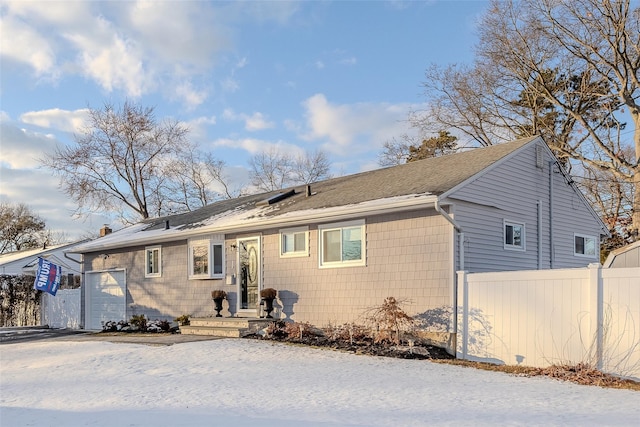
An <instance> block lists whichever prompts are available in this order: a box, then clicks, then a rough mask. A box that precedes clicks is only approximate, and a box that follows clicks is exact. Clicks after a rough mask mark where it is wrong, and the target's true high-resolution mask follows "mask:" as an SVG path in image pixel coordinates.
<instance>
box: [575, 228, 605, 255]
mask: <svg viewBox="0 0 640 427" xmlns="http://www.w3.org/2000/svg"><path fill="white" fill-rule="evenodd" d="M578 237H579V238H581V239H583V243H582V248H583V250H584V251H586V249H587V240H593V254H587V253H582V254H581V253H579V252H577V248H576V238H578ZM599 252H600V251H599V245H598V239H597V238H596V236H589V235H586V234H579V233H574V234H573V255H574V256H579V257H584V258H593V259H598V253H599Z"/></svg>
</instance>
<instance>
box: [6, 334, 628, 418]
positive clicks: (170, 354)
mask: <svg viewBox="0 0 640 427" xmlns="http://www.w3.org/2000/svg"><path fill="white" fill-rule="evenodd" d="M0 356H1V358H2V364H0V389H1V390H2V393H0V407H1V411H0V421H1V423H2V425H10V426H14V427H20V426H74V427H75V426H94V427H99V426H114V425H120V426H124V425H126V426H132V427H134V426H135V427H144V426H149V427H157V426H185V427H186V426H189V427H195V426H238V427H244V426H247V427H249V426H265V427H276V426H277V427H298V426H305V427H306V426H313V427H339V426H369V427H377V426H394V427H403V426H411V427H417V426H496V425H499V426H580V427H587V426H616V427H627V426H637V422H638V419H639V417H640V392H637V391H631V390H617V389H606V388H600V387H595V386H584V385H577V384H573V383H568V382H560V381H558V380H554V379H551V378H546V377H532V378H527V377H522V376H515V375H507V374H504V373H500V372H489V371H482V370H477V369H473V368H465V367H460V366H452V365H445V364H439V363H433V362H430V361H427V360H405V359H394V358H385V357H372V356H364V355H355V354H348V353H343V352H338V351H333V350H328V349H317V348H315V349H314V348H307V347H301V346H289V345H284V344H273V343H270V342H264V341H254V340H241V339H222V340H212V341H199V342H191V343H183V344H174V345H172V346H145V345H138V344H123V343H117V344H116V343H109V342H96V341H83V342H72V341H60V340H49V341H37V342H26V343H15V344H4V345H2V346H0Z"/></svg>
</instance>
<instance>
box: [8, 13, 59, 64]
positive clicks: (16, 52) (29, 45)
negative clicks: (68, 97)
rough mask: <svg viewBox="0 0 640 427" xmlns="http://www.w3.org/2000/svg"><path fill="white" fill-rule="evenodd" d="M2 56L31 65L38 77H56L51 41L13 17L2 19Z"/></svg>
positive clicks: (54, 57) (54, 56)
mask: <svg viewBox="0 0 640 427" xmlns="http://www.w3.org/2000/svg"><path fill="white" fill-rule="evenodd" d="M0 26H2V31H0V43H1V44H2V56H6V57H8V58H10V59H11V60H13V61H16V62H21V63H24V64H27V65H29V66H30V67H31V68H32V69H33V71H34V72H35V74H36V75H37V76H42V75H45V74H48V75H50V76H54V75H55V74H56V71H55V69H54V65H55V62H56V55H55V52H54V50H53V47H52V46H51V45H50V43H49V39H48V38H47V37H44V36H42V35H40V34H39V33H38V32H37V31H35V30H34V29H33V28H30V27H29V26H28V25H27V24H26V23H24V22H22V21H20V20H18V19H15V18H14V17H13V16H9V15H6V16H4V15H3V16H2V17H0Z"/></svg>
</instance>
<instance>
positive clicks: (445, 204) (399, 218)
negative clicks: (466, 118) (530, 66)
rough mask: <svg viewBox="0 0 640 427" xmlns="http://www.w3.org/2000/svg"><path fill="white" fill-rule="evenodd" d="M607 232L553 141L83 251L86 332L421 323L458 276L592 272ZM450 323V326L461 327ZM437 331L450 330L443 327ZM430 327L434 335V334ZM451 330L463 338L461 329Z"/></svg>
mask: <svg viewBox="0 0 640 427" xmlns="http://www.w3.org/2000/svg"><path fill="white" fill-rule="evenodd" d="M604 234H607V229H606V227H605V225H604V224H603V223H602V221H601V220H600V219H599V218H598V215H597V214H596V213H595V212H594V210H593V209H592V208H591V207H590V206H589V204H588V203H587V201H586V199H585V198H584V196H583V195H582V194H581V192H580V191H579V190H578V189H577V188H576V186H575V184H574V183H573V181H572V180H571V177H570V176H568V175H567V174H566V173H565V172H564V171H563V169H562V168H561V166H560V164H559V163H558V161H557V160H556V158H555V157H554V156H553V154H552V152H551V150H549V148H548V146H547V145H546V144H545V142H544V141H543V140H542V139H541V138H540V137H532V138H526V139H520V140H516V141H513V142H509V143H505V144H499V145H494V146H489V147H485V148H478V149H473V150H468V151H463V152H460V153H456V154H451V155H447V156H442V157H436V158H430V159H425V160H420V161H415V162H411V163H407V164H403V165H399V166H394V167H389V168H383V169H378V170H373V171H369V172H363V173H359V174H355V175H349V176H343V177H339V178H333V179H329V180H326V181H321V182H316V183H312V184H311V185H307V186H304V185H303V186H299V187H294V188H288V189H284V190H281V191H275V192H270V193H265V194H255V195H250V196H245V197H240V198H236V199H229V200H222V201H219V202H216V203H213V204H211V205H208V206H206V207H203V208H201V209H198V210H196V211H192V212H188V213H184V214H178V215H173V216H168V217H164V218H157V219H149V220H146V221H143V222H141V223H139V224H136V225H133V226H130V227H127V228H124V229H122V230H119V231H116V232H113V233H110V234H106V235H104V236H103V237H100V238H98V239H95V240H93V241H91V242H89V243H85V244H82V245H80V246H78V247H76V248H75V250H74V252H77V253H81V254H82V256H83V272H84V297H83V298H84V310H83V312H84V318H83V322H84V327H85V328H86V329H101V326H102V322H105V321H118V320H125V319H129V318H130V317H131V316H132V315H140V314H144V315H146V316H147V317H148V318H150V319H156V318H159V319H167V320H171V319H173V318H175V317H177V316H181V315H184V314H189V315H192V316H211V315H213V314H214V309H213V303H212V301H211V292H212V290H217V289H220V290H224V291H226V293H227V301H226V302H225V304H224V308H223V311H222V314H223V315H224V316H226V317H230V316H233V317H236V316H237V317H257V316H259V315H260V312H259V310H260V296H259V295H260V294H259V291H260V290H261V289H264V288H275V289H276V290H277V291H278V297H277V299H276V311H275V313H274V314H275V317H278V318H282V319H286V320H292V321H298V322H309V323H311V324H314V325H317V326H325V325H328V324H333V325H339V324H342V323H346V322H352V321H357V320H358V317H359V316H360V315H361V314H362V313H363V312H364V311H365V310H366V309H369V308H371V307H375V306H379V305H380V304H381V303H382V302H383V300H384V299H385V298H386V297H389V296H393V297H395V298H396V299H398V300H404V301H406V304H405V306H403V308H404V309H405V311H407V313H408V314H410V315H414V316H422V318H425V319H429V314H430V313H442V312H443V310H444V311H446V310H447V309H448V310H449V311H448V312H449V313H450V312H451V308H452V307H456V292H457V291H456V271H458V270H466V271H469V272H483V271H506V270H525V269H551V268H569V267H584V266H586V265H588V264H590V263H594V262H598V260H599V254H600V250H599V249H600V238H601V236H602V235H604ZM449 317H450V315H449ZM435 323H437V325H436V324H434V325H433V327H434V328H440V329H442V328H443V322H442V319H439V320H438V321H437V322H435ZM427 326H428V325H427ZM444 328H445V329H448V331H444V332H455V331H452V328H453V321H452V319H447V321H446V322H444Z"/></svg>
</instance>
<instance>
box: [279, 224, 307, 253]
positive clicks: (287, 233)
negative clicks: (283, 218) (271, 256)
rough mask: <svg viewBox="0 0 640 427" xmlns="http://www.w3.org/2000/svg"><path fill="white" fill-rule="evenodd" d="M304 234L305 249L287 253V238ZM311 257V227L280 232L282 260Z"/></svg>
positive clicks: (286, 229)
mask: <svg viewBox="0 0 640 427" xmlns="http://www.w3.org/2000/svg"><path fill="white" fill-rule="evenodd" d="M302 233H304V249H302V250H298V251H296V250H293V251H286V245H285V243H284V242H285V237H286V236H291V235H293V236H294V241H295V235H297V234H302ZM303 256H309V227H297V228H284V229H282V230H280V258H293V257H303Z"/></svg>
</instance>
